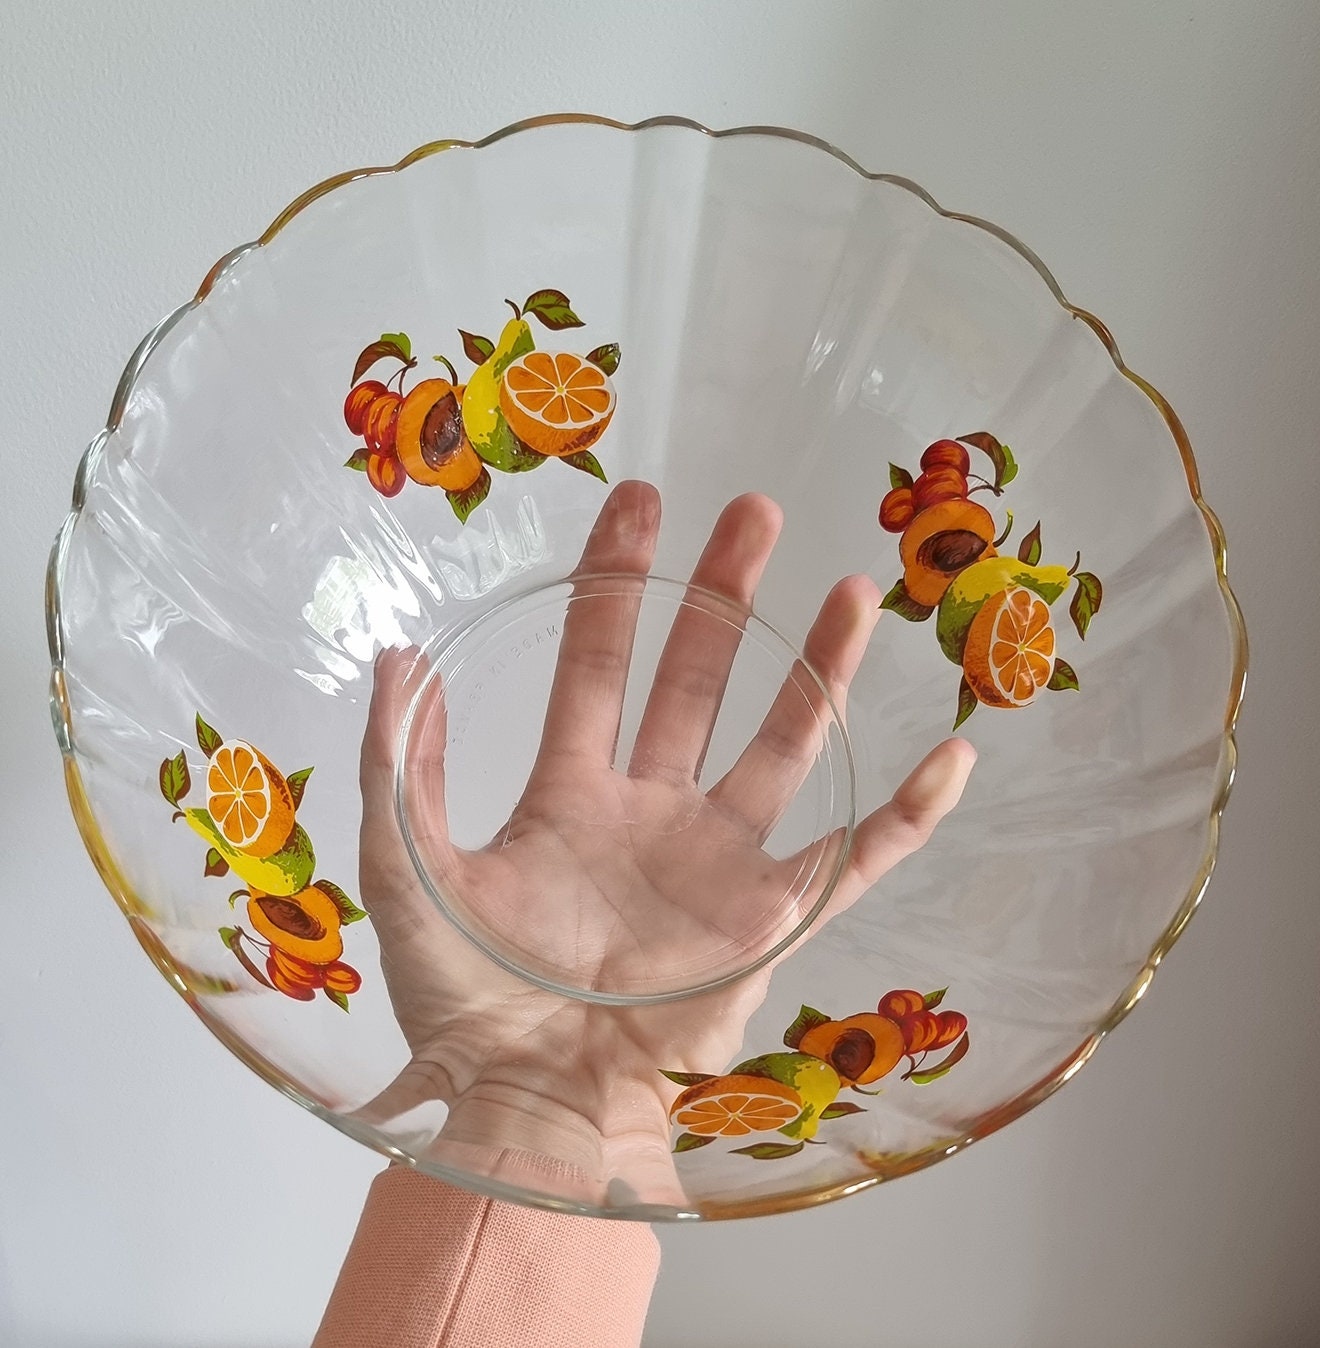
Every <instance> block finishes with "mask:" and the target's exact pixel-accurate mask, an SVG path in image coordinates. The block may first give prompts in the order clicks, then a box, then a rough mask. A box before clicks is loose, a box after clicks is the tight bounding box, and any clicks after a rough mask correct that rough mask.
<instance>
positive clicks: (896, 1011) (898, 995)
mask: <svg viewBox="0 0 1320 1348" xmlns="http://www.w3.org/2000/svg"><path fill="white" fill-rule="evenodd" d="M925 1009H926V999H925V997H923V996H922V995H921V993H919V992H914V991H913V990H912V989H911V988H895V989H894V990H893V991H892V992H886V993H885V995H884V996H883V997H881V998H880V1005H879V1006H877V1007H876V1010H877V1011H878V1012H879V1013H880V1014H881V1015H882V1016H888V1017H889V1018H890V1019H891V1020H902V1019H903V1017H904V1016H910V1015H912V1013H913V1012H914V1011H924V1010H925Z"/></svg>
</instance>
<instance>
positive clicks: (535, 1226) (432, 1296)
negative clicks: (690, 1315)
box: [313, 1158, 660, 1348]
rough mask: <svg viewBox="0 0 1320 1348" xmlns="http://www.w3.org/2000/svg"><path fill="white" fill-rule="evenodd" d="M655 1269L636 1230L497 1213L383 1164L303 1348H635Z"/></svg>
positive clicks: (646, 1233) (646, 1238) (654, 1245)
mask: <svg viewBox="0 0 1320 1348" xmlns="http://www.w3.org/2000/svg"><path fill="white" fill-rule="evenodd" d="M537 1159H538V1161H539V1163H540V1165H541V1166H544V1165H545V1162H544V1160H541V1159H540V1158H537ZM528 1168H529V1169H530V1168H531V1163H530V1158H529V1164H528ZM659 1267H660V1247H659V1243H658V1241H657V1240H656V1238H655V1236H654V1234H653V1233H652V1232H651V1229H650V1227H648V1226H646V1225H644V1224H642V1223H639V1222H621V1221H606V1220H602V1219H600V1218H595V1217H567V1216H563V1215H561V1214H559V1213H553V1212H544V1211H541V1210H540V1209H536V1208H523V1207H518V1206H516V1205H514V1204H511V1203H500V1202H496V1201H495V1200H494V1199H490V1198H482V1197H479V1196H478V1195H476V1194H471V1193H468V1192H467V1191H466V1190H463V1189H456V1188H454V1187H453V1186H451V1185H448V1184H444V1183H442V1182H441V1181H439V1180H435V1179H431V1178H430V1177H429V1176H426V1175H422V1174H418V1173H417V1172H415V1171H413V1170H410V1169H408V1168H406V1167H403V1166H391V1167H390V1168H389V1169H388V1170H386V1171H384V1172H383V1173H382V1174H380V1175H378V1176H377V1177H376V1179H375V1180H374V1181H373V1182H372V1185H371V1189H370V1191H369V1193H368V1196H367V1202H366V1205H365V1207H364V1208H363V1212H362V1218H361V1220H360V1221H359V1223H358V1228H357V1232H356V1234H355V1235H354V1237H353V1243H352V1245H351V1246H350V1247H349V1251H348V1256H347V1258H346V1259H345V1261H344V1266H343V1269H342V1270H341V1272H340V1275H339V1280H338V1282H337V1283H336V1284H335V1289H334V1292H333V1293H332V1295H331V1297H330V1304H329V1305H328V1306H327V1308H326V1312H325V1316H324V1318H323V1320H322V1321H321V1327H320V1329H319V1331H318V1332H317V1335H316V1339H315V1341H314V1343H313V1348H585V1346H586V1345H590V1348H637V1345H638V1344H639V1343H640V1342H641V1338H642V1327H643V1325H644V1323H645V1321H646V1311H647V1307H648V1306H649V1304H650V1300H651V1292H652V1290H653V1288H654V1286H655V1279H656V1274H657V1273H658V1271H659Z"/></svg>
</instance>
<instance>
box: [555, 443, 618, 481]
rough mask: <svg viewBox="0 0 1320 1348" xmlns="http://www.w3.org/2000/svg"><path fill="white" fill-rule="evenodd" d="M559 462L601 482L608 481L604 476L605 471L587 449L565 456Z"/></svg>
mask: <svg viewBox="0 0 1320 1348" xmlns="http://www.w3.org/2000/svg"><path fill="white" fill-rule="evenodd" d="M560 461H561V462H562V463H566V464H568V466H569V467H570V468H576V469H577V470H578V471H579V472H582V473H590V474H591V476H592V477H598V478H600V480H601V481H602V482H608V481H609V478H607V477H606V476H605V470H604V469H603V468H602V467H601V466H600V461H599V460H598V459H597V458H596V456H595V455H594V454H593V453H592V452H591V451H590V450H589V449H580V450H578V452H577V453H576V454H565V455H564V456H563V458H562V459H561V460H560Z"/></svg>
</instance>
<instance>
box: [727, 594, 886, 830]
mask: <svg viewBox="0 0 1320 1348" xmlns="http://www.w3.org/2000/svg"><path fill="white" fill-rule="evenodd" d="M879 598H880V592H879V590H878V589H877V588H876V586H875V583H874V582H873V581H871V580H870V579H869V578H868V577H866V576H849V577H847V578H845V579H844V580H841V581H839V583H838V584H837V585H835V587H834V588H833V589H832V590H831V591H830V593H829V595H828V596H827V597H826V599H825V602H824V603H823V604H822V605H821V608H820V612H819V613H818V614H817V616H816V621H815V622H814V623H813V624H812V626H811V630H810V632H809V633H808V634H807V639H806V641H805V642H804V643H803V659H802V660H801V661H799V662H798V663H797V664H796V665H795V666H794V668H793V671H792V673H791V674H790V675H789V677H788V678H787V679H786V680H785V681H784V684H783V686H782V687H781V688H780V690H779V693H778V695H777V696H776V698H775V700H774V702H773V703H772V704H771V707H770V710H769V712H768V713H767V714H766V717H765V719H764V721H762V723H761V727H760V729H759V730H758V731H757V733H756V735H755V737H754V738H753V739H752V742H751V743H750V744H749V745H748V746H747V748H746V749H745V750H744V751H743V753H742V754H741V755H740V756H739V758H738V760H737V762H735V763H734V765H733V767H732V768H730V769H729V771H728V773H726V774H725V776H724V777H723V778H721V780H720V781H719V782H718V783H717V784H716V785H715V786H714V788H712V790H711V793H710V794H711V797H712V799H714V800H716V801H717V802H718V803H719V804H720V805H721V806H723V807H724V808H726V809H729V810H732V811H734V812H735V813H737V814H738V815H740V816H741V817H742V818H743V819H745V820H746V821H747V823H748V824H749V825H750V826H751V827H752V828H753V829H755V830H756V831H757V832H758V834H759V835H760V836H761V837H766V836H768V835H769V833H770V832H771V831H772V830H773V828H774V827H775V825H776V824H777V823H778V822H779V820H780V818H781V817H782V816H783V814H784V811H785V810H786V809H787V808H788V806H789V804H790V803H791V802H792V800H793V797H794V796H795V795H796V794H797V793H798V791H799V790H800V789H801V787H802V785H803V783H804V782H805V781H806V779H807V776H808V774H809V773H810V772H811V768H812V765H813V764H814V763H815V761H816V757H817V755H818V754H819V753H820V751H821V749H822V747H823V746H824V743H825V737H826V735H827V734H828V733H829V728H830V726H831V725H832V724H833V723H834V720H835V717H836V715H837V716H840V717H841V716H842V715H843V710H844V705H845V703H846V700H847V694H848V686H849V684H850V683H851V681H852V678H853V676H854V675H855V674H856V673H857V670H858V668H859V666H860V665H861V662H862V658H863V656H864V655H865V654H866V647H867V643H868V642H869V641H870V637H871V633H872V631H873V630H874V629H875V624H876V621H877V619H878V617H879Z"/></svg>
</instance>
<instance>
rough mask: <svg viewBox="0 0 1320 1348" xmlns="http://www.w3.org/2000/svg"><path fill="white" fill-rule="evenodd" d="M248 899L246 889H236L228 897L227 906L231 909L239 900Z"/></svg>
mask: <svg viewBox="0 0 1320 1348" xmlns="http://www.w3.org/2000/svg"><path fill="white" fill-rule="evenodd" d="M249 897H250V895H249V894H248V892H247V890H246V889H236V890H234V892H233V893H232V894H231V895H230V896H229V906H230V907H231V908H232V907H233V906H234V905H235V904H236V903H237V902H238V901H239V899H246V898H249Z"/></svg>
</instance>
